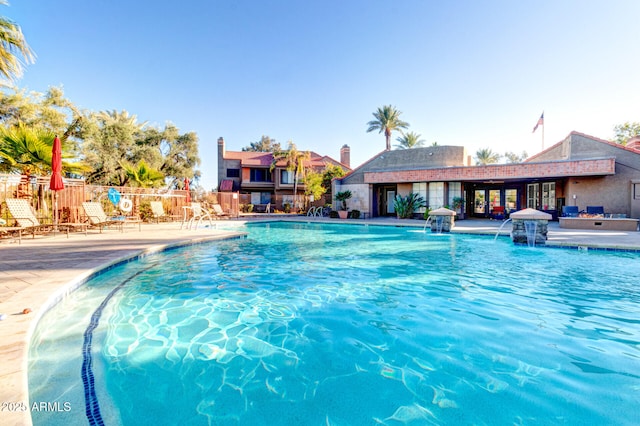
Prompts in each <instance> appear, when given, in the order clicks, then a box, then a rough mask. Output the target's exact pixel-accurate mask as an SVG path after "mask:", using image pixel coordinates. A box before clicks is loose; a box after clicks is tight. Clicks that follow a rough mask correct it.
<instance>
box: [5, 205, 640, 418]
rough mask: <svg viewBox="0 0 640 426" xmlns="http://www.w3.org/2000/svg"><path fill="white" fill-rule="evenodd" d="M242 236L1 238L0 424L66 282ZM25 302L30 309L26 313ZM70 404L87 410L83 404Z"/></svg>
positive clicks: (461, 226)
mask: <svg viewBox="0 0 640 426" xmlns="http://www.w3.org/2000/svg"><path fill="white" fill-rule="evenodd" d="M244 219H246V220H247V221H254V220H257V219H267V220H293V221H305V222H306V221H313V222H318V221H323V222H325V221H326V222H331V223H344V224H350V223H351V224H355V223H360V224H370V225H386V226H412V227H416V228H423V227H424V221H414V220H397V219H389V218H380V219H377V218H376V219H368V220H347V221H345V220H342V221H341V220H339V219H321V218H307V217H288V218H283V217H282V216H270V217H265V216H264V215H262V216H250V217H245V218H244ZM501 225H502V222H500V221H490V220H463V221H458V222H456V226H455V228H454V230H453V232H454V233H469V234H484V235H488V236H491V237H494V236H495V235H496V233H497V232H498V230H499V228H500V226H501ZM510 225H511V224H510V223H507V224H506V225H505V226H504V228H503V229H502V230H501V231H500V235H503V236H504V235H509V233H510V230H511V226H510ZM428 232H429V231H428ZM238 235H241V234H239V233H237V232H232V231H228V230H226V231H225V230H222V229H221V230H218V229H209V228H206V229H198V230H195V231H194V230H180V224H179V223H175V222H174V223H168V224H144V225H143V226H142V230H141V231H138V230H137V229H133V228H130V229H127V230H126V231H125V232H124V233H121V232H119V231H115V230H108V231H105V232H103V233H98V231H90V232H89V234H88V235H86V236H85V235H84V233H73V234H70V235H69V238H67V236H66V235H65V234H58V235H56V236H44V237H41V236H39V237H36V238H35V239H31V237H26V238H23V240H22V243H21V244H18V243H17V242H14V241H12V240H10V239H3V240H0V314H5V315H6V318H5V319H4V320H3V321H0V404H2V405H0V424H2V425H29V424H31V415H30V404H31V403H32V402H31V401H29V396H28V387H27V365H28V364H27V363H28V361H27V355H28V343H29V342H28V341H29V338H30V335H31V330H32V329H33V327H35V324H36V323H37V321H38V319H39V318H40V317H41V315H42V314H43V313H44V312H46V310H47V309H48V306H50V305H51V304H52V303H53V302H54V301H55V300H56V299H59V298H61V297H63V296H64V291H65V289H67V288H69V287H70V286H74V285H77V284H79V283H82V282H83V281H84V280H86V279H87V278H88V277H90V276H91V275H92V274H93V273H95V272H96V271H99V270H101V269H103V268H104V267H106V266H109V265H113V264H115V263H118V262H121V261H123V260H126V259H128V258H131V257H135V256H138V255H140V254H144V253H150V252H155V251H159V250H162V249H163V248H166V247H168V246H175V245H185V244H196V243H200V242H204V241H211V240H217V239H224V238H230V237H234V236H238ZM547 245H549V246H566V247H588V248H608V249H622V250H640V232H629V231H591V230H576V229H561V228H559V226H558V223H557V222H551V223H550V224H549V235H548V240H547ZM25 308H29V309H31V310H32V312H31V313H28V314H23V313H22V311H23V309H25ZM78 378H79V377H78ZM44 402H51V403H53V402H55V401H44ZM62 402H64V401H62ZM62 402H60V403H61V404H62ZM71 409H73V410H84V407H71Z"/></svg>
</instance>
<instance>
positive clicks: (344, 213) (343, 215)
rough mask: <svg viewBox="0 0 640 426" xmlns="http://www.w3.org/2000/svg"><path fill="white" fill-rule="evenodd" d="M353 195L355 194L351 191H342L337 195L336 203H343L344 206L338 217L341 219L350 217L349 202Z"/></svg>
mask: <svg viewBox="0 0 640 426" xmlns="http://www.w3.org/2000/svg"><path fill="white" fill-rule="evenodd" d="M352 195H353V194H352V193H351V191H349V190H346V191H340V192H338V193H337V194H336V201H340V202H342V206H341V207H342V208H341V209H340V210H338V216H340V219H346V218H347V216H348V210H347V200H348V199H349V198H351V196H352Z"/></svg>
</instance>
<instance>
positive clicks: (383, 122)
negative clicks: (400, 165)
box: [367, 105, 409, 151]
mask: <svg viewBox="0 0 640 426" xmlns="http://www.w3.org/2000/svg"><path fill="white" fill-rule="evenodd" d="M400 114H402V112H400V111H398V110H397V109H396V108H395V107H393V106H391V105H385V106H383V107H382V108H378V110H377V111H376V112H374V113H373V116H374V117H375V118H376V119H375V120H371V121H370V122H368V123H367V125H368V126H369V128H368V129H367V133H368V132H373V131H374V130H378V133H382V132H384V136H385V138H386V139H387V151H390V150H391V132H392V131H394V130H399V129H406V128H407V127H409V123H406V122H404V121H402V120H400Z"/></svg>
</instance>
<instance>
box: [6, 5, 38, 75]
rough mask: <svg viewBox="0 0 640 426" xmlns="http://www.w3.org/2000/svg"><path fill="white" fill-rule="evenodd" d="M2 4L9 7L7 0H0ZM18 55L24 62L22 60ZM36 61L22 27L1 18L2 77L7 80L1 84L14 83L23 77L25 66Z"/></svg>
mask: <svg viewBox="0 0 640 426" xmlns="http://www.w3.org/2000/svg"><path fill="white" fill-rule="evenodd" d="M0 4H1V5H5V6H6V5H8V3H7V1H6V0H0ZM18 54H19V55H21V56H22V58H23V60H20V58H19V57H18ZM34 61H35V55H34V53H33V51H32V50H31V48H30V47H29V45H28V44H27V42H26V40H25V39H24V35H23V34H22V30H21V29H20V26H19V25H16V24H15V23H14V22H12V21H11V20H9V19H7V18H5V17H4V16H0V76H2V77H4V78H3V80H6V81H2V80H0V84H3V85H9V84H8V83H13V82H14V81H15V79H16V78H19V77H21V76H22V66H23V64H29V63H33V62H34Z"/></svg>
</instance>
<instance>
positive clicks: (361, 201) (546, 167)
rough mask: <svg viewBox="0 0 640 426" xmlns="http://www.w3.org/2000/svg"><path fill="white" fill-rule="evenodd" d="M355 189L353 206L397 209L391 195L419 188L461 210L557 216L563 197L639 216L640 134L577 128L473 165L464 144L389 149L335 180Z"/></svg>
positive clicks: (374, 212) (380, 211) (371, 210)
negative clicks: (522, 152) (501, 159)
mask: <svg viewBox="0 0 640 426" xmlns="http://www.w3.org/2000/svg"><path fill="white" fill-rule="evenodd" d="M347 189H348V190H351V192H352V193H353V198H352V199H351V200H350V201H349V208H350V209H358V210H360V211H362V212H366V213H368V214H369V215H370V216H372V217H376V216H385V215H394V214H395V213H394V208H393V200H394V197H395V196H396V195H397V194H399V195H406V194H409V193H411V192H414V193H418V194H420V195H422V196H423V197H424V199H425V200H426V201H427V205H428V207H429V208H431V209H434V208H439V207H443V206H447V207H450V208H451V207H453V206H455V205H456V204H457V203H456V202H457V201H461V206H460V208H459V209H457V210H458V213H459V215H460V216H462V217H487V218H488V217H491V216H492V214H493V213H495V212H500V211H502V212H504V214H506V215H508V214H509V212H510V211H514V210H521V209H524V208H534V209H537V210H541V211H545V212H547V213H550V214H551V215H552V216H553V218H554V219H555V218H557V217H558V215H559V214H561V212H562V207H563V206H565V205H576V206H578V207H579V208H580V210H584V209H586V207H587V206H604V210H605V212H606V213H616V214H620V215H626V216H627V217H633V218H638V217H640V141H635V140H632V141H630V142H629V143H628V144H627V146H622V145H619V144H615V143H612V142H609V141H606V140H603V139H598V138H595V137H592V136H588V135H585V134H582V133H578V132H571V133H570V134H569V135H568V136H567V137H566V138H565V139H564V140H562V141H560V142H558V143H557V144H555V145H553V146H552V147H550V148H548V149H546V150H544V151H542V152H540V153H539V154H536V155H534V156H532V157H530V158H528V159H527V160H526V161H525V162H523V163H517V164H493V165H487V166H474V165H472V162H471V157H470V156H469V154H468V153H467V151H466V150H465V148H464V147H460V146H432V147H427V148H414V149H408V150H395V151H383V152H381V153H379V154H377V155H376V156H374V157H373V158H371V159H370V160H369V161H367V162H365V163H364V164H362V165H361V166H359V167H357V168H356V169H354V170H353V171H352V172H351V173H349V174H348V175H346V176H344V177H343V178H341V179H336V180H335V181H334V190H333V193H334V194H335V193H336V191H342V190H347Z"/></svg>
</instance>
